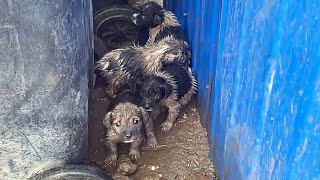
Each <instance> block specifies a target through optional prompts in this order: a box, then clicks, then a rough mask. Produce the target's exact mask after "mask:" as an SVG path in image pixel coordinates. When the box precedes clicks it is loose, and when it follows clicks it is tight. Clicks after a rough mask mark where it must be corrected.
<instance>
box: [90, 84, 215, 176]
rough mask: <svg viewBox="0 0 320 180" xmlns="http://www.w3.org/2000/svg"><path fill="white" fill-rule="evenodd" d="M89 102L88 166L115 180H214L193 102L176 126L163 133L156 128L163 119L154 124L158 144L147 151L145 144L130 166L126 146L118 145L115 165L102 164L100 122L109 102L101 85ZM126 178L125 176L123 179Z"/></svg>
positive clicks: (105, 151) (103, 161)
mask: <svg viewBox="0 0 320 180" xmlns="http://www.w3.org/2000/svg"><path fill="white" fill-rule="evenodd" d="M97 83H98V84H96V88H95V89H94V91H93V95H92V100H91V105H92V107H91V112H90V116H91V118H90V125H89V146H90V149H89V150H90V151H89V153H90V164H91V165H94V166H98V167H100V168H102V169H104V170H105V171H107V172H110V173H111V174H112V175H113V177H114V179H134V180H156V179H159V180H160V179H163V180H165V179H168V180H171V179H181V180H182V179H183V180H197V179H199V180H207V179H217V178H216V175H215V170H214V167H213V165H212V162H211V161H210V159H209V158H208V149H209V148H208V141H207V137H206V136H207V134H206V131H205V129H204V128H202V127H201V125H200V122H199V116H198V112H197V110H196V109H195V107H194V105H193V103H191V105H189V106H188V107H186V108H185V110H184V111H183V112H182V113H181V116H180V117H179V119H178V121H177V123H176V124H175V127H174V128H173V129H171V130H170V131H169V132H167V133H165V132H162V131H161V130H160V129H159V128H158V126H159V124H161V122H162V121H163V120H164V118H159V122H156V124H155V127H156V130H155V134H156V136H157V139H158V142H159V145H158V147H156V148H153V149H152V148H149V147H147V145H146V142H144V143H143V144H142V147H141V158H140V159H139V160H138V161H137V162H136V163H132V162H131V161H130V159H129V158H128V156H127V154H128V147H127V146H126V145H123V146H120V148H119V149H120V150H119V151H120V152H119V155H120V158H119V160H118V163H117V165H115V166H113V167H109V166H106V165H105V158H106V156H107V155H108V154H107V149H106V147H105V145H104V143H103V141H104V135H105V132H104V131H105V129H104V126H103V125H102V119H103V117H104V115H105V113H106V112H105V111H106V107H107V106H108V99H107V98H106V97H105V95H104V91H103V85H102V83H101V82H97ZM123 175H126V176H123Z"/></svg>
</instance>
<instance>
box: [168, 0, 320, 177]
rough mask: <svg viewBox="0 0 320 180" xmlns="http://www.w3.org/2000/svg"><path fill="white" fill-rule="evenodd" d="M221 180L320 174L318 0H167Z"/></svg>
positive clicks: (319, 24)
mask: <svg viewBox="0 0 320 180" xmlns="http://www.w3.org/2000/svg"><path fill="white" fill-rule="evenodd" d="M166 4H167V7H168V8H169V9H170V10H172V11H173V12H174V13H175V14H176V15H177V17H178V18H179V20H180V21H181V23H182V25H183V26H184V27H185V30H186V32H187V34H188V40H189V43H190V46H191V48H192V53H193V62H192V65H193V71H194V74H195V75H196V77H197V79H198V81H199V90H198V96H197V104H198V107H199V112H200V117H201V120H202V122H204V124H205V125H206V127H207V129H208V132H209V140H210V156H211V157H212V159H213V161H214V163H215V165H216V167H217V170H218V174H219V176H220V178H221V179H290V180H291V179H320V158H319V157H320V112H319V110H320V30H319V29H320V21H319V19H320V11H319V7H320V1H318V0H309V1H301V2H299V1H294V0H288V1H280V0H269V1H266V0H264V1H255V0H241V1H229V0H219V1H211V0H201V1H199V0H189V1H184V0H167V2H166Z"/></svg>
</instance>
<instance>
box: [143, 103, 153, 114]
mask: <svg viewBox="0 0 320 180" xmlns="http://www.w3.org/2000/svg"><path fill="white" fill-rule="evenodd" d="M144 109H145V110H146V111H148V112H149V111H152V108H151V107H150V104H145V105H144Z"/></svg>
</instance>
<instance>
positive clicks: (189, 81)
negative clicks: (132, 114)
mask: <svg viewBox="0 0 320 180" xmlns="http://www.w3.org/2000/svg"><path fill="white" fill-rule="evenodd" d="M136 89H137V91H138V92H139V94H140V97H141V98H142V107H144V109H145V110H146V111H147V112H149V114H150V117H151V118H149V121H147V122H146V127H147V126H148V123H153V118H154V117H156V116H157V113H158V112H159V109H161V107H166V108H168V116H167V119H166V121H165V122H164V123H163V124H162V125H161V126H162V130H163V131H168V130H170V129H171V128H172V127H173V124H174V122H175V121H176V119H177V118H178V116H179V114H180V109H181V107H182V106H185V105H187V104H188V103H189V102H190V100H191V98H192V96H193V95H194V94H195V93H196V90H197V82H196V79H195V78H194V76H193V75H192V74H191V72H190V71H188V70H186V69H185V68H183V67H181V66H180V65H179V64H176V63H169V64H165V65H164V66H163V68H162V72H159V73H156V74H154V75H148V76H145V77H143V78H142V79H141V80H140V82H138V83H137V84H136ZM151 126H152V125H151ZM150 131H151V130H150Z"/></svg>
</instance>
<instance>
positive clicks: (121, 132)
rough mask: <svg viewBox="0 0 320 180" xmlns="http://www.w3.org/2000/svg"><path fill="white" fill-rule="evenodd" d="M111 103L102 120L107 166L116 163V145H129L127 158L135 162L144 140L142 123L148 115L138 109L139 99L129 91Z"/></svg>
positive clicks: (119, 95) (120, 94) (122, 93)
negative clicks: (106, 149) (106, 148)
mask: <svg viewBox="0 0 320 180" xmlns="http://www.w3.org/2000/svg"><path fill="white" fill-rule="evenodd" d="M111 102H112V104H111V105H110V106H109V108H108V110H107V114H106V115H105V118H104V120H103V124H104V126H105V127H106V140H105V144H106V145H107V147H108V148H109V151H110V155H109V156H108V158H107V164H109V165H113V164H115V163H116V161H117V158H118V152H117V144H118V143H130V149H129V156H130V157H131V159H133V160H137V159H138V158H140V151H139V147H140V145H141V143H142V141H143V139H144V121H146V120H148V118H149V114H148V113H147V112H146V111H145V110H144V109H143V108H140V107H139V103H140V98H139V96H137V95H136V94H134V92H132V91H131V90H130V89H128V90H125V91H123V92H121V93H119V94H118V96H117V97H116V98H114V99H113V100H112V101H111ZM119 124H120V125H121V126H119Z"/></svg>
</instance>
